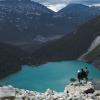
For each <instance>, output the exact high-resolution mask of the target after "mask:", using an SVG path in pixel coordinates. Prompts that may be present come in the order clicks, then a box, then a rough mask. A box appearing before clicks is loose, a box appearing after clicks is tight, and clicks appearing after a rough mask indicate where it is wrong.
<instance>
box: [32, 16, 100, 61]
mask: <svg viewBox="0 0 100 100" xmlns="http://www.w3.org/2000/svg"><path fill="white" fill-rule="evenodd" d="M99 26H100V16H98V17H97V18H95V19H93V20H91V21H89V22H87V23H85V24H83V25H81V26H80V27H79V29H78V30H77V31H76V32H75V33H72V34H69V35H67V36H64V37H63V38H61V39H58V40H55V41H52V42H48V43H46V44H45V45H44V46H43V47H41V48H40V49H38V50H37V51H36V52H34V53H33V59H34V58H37V60H39V62H41V61H42V62H46V61H52V60H53V61H54V60H64V59H65V60H72V59H77V58H78V57H80V56H81V55H82V54H83V53H85V52H86V51H87V49H88V48H89V47H90V45H91V43H92V42H93V40H94V39H95V38H96V37H97V36H98V35H100V28H99ZM43 60H44V61H43Z"/></svg>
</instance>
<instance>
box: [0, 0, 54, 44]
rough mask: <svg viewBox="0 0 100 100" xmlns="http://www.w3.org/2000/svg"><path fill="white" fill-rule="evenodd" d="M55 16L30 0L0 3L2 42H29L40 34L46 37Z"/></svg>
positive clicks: (0, 34)
mask: <svg viewBox="0 0 100 100" xmlns="http://www.w3.org/2000/svg"><path fill="white" fill-rule="evenodd" d="M53 14H54V12H53V11H51V10H50V9H48V8H46V7H45V6H43V5H41V4H39V3H36V2H33V1H30V0H21V1H18V0H5V1H0V41H3V42H8V41H9V42H27V41H28V42H29V41H32V39H33V38H34V36H36V35H38V34H42V35H45V34H46V32H47V30H46V29H48V26H50V25H51V23H50V21H49V20H51V16H52V15H53ZM47 34H48V33H47Z"/></svg>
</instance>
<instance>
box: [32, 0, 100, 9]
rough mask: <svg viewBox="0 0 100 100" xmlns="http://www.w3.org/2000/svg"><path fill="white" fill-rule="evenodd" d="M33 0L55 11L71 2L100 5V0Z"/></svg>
mask: <svg viewBox="0 0 100 100" xmlns="http://www.w3.org/2000/svg"><path fill="white" fill-rule="evenodd" d="M33 1H36V2H39V3H41V4H44V5H45V6H47V7H48V8H50V9H52V10H54V11H58V10H60V9H61V8H63V7H65V6H66V5H68V4H70V3H82V4H87V5H92V4H96V5H98V3H99V4H100V0H33Z"/></svg>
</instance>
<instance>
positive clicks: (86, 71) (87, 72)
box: [85, 67, 89, 83]
mask: <svg viewBox="0 0 100 100" xmlns="http://www.w3.org/2000/svg"><path fill="white" fill-rule="evenodd" d="M85 73H86V76H85V79H86V83H87V81H88V74H89V71H88V69H87V67H85Z"/></svg>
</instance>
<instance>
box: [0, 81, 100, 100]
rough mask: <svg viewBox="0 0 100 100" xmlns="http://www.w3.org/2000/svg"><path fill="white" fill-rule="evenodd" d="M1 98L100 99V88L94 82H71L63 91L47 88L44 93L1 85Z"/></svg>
mask: <svg viewBox="0 0 100 100" xmlns="http://www.w3.org/2000/svg"><path fill="white" fill-rule="evenodd" d="M0 99H1V100H5V99H7V100H100V90H95V88H94V85H93V83H92V82H90V81H89V82H88V83H87V84H85V83H84V84H83V85H80V84H79V83H78V82H74V83H73V84H71V83H70V84H69V85H67V86H66V87H65V89H64V91H63V92H56V91H54V90H51V89H47V90H46V91H45V92H44V93H41V92H37V91H29V90H25V89H18V88H14V87H13V86H11V85H8V86H2V87H0Z"/></svg>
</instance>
